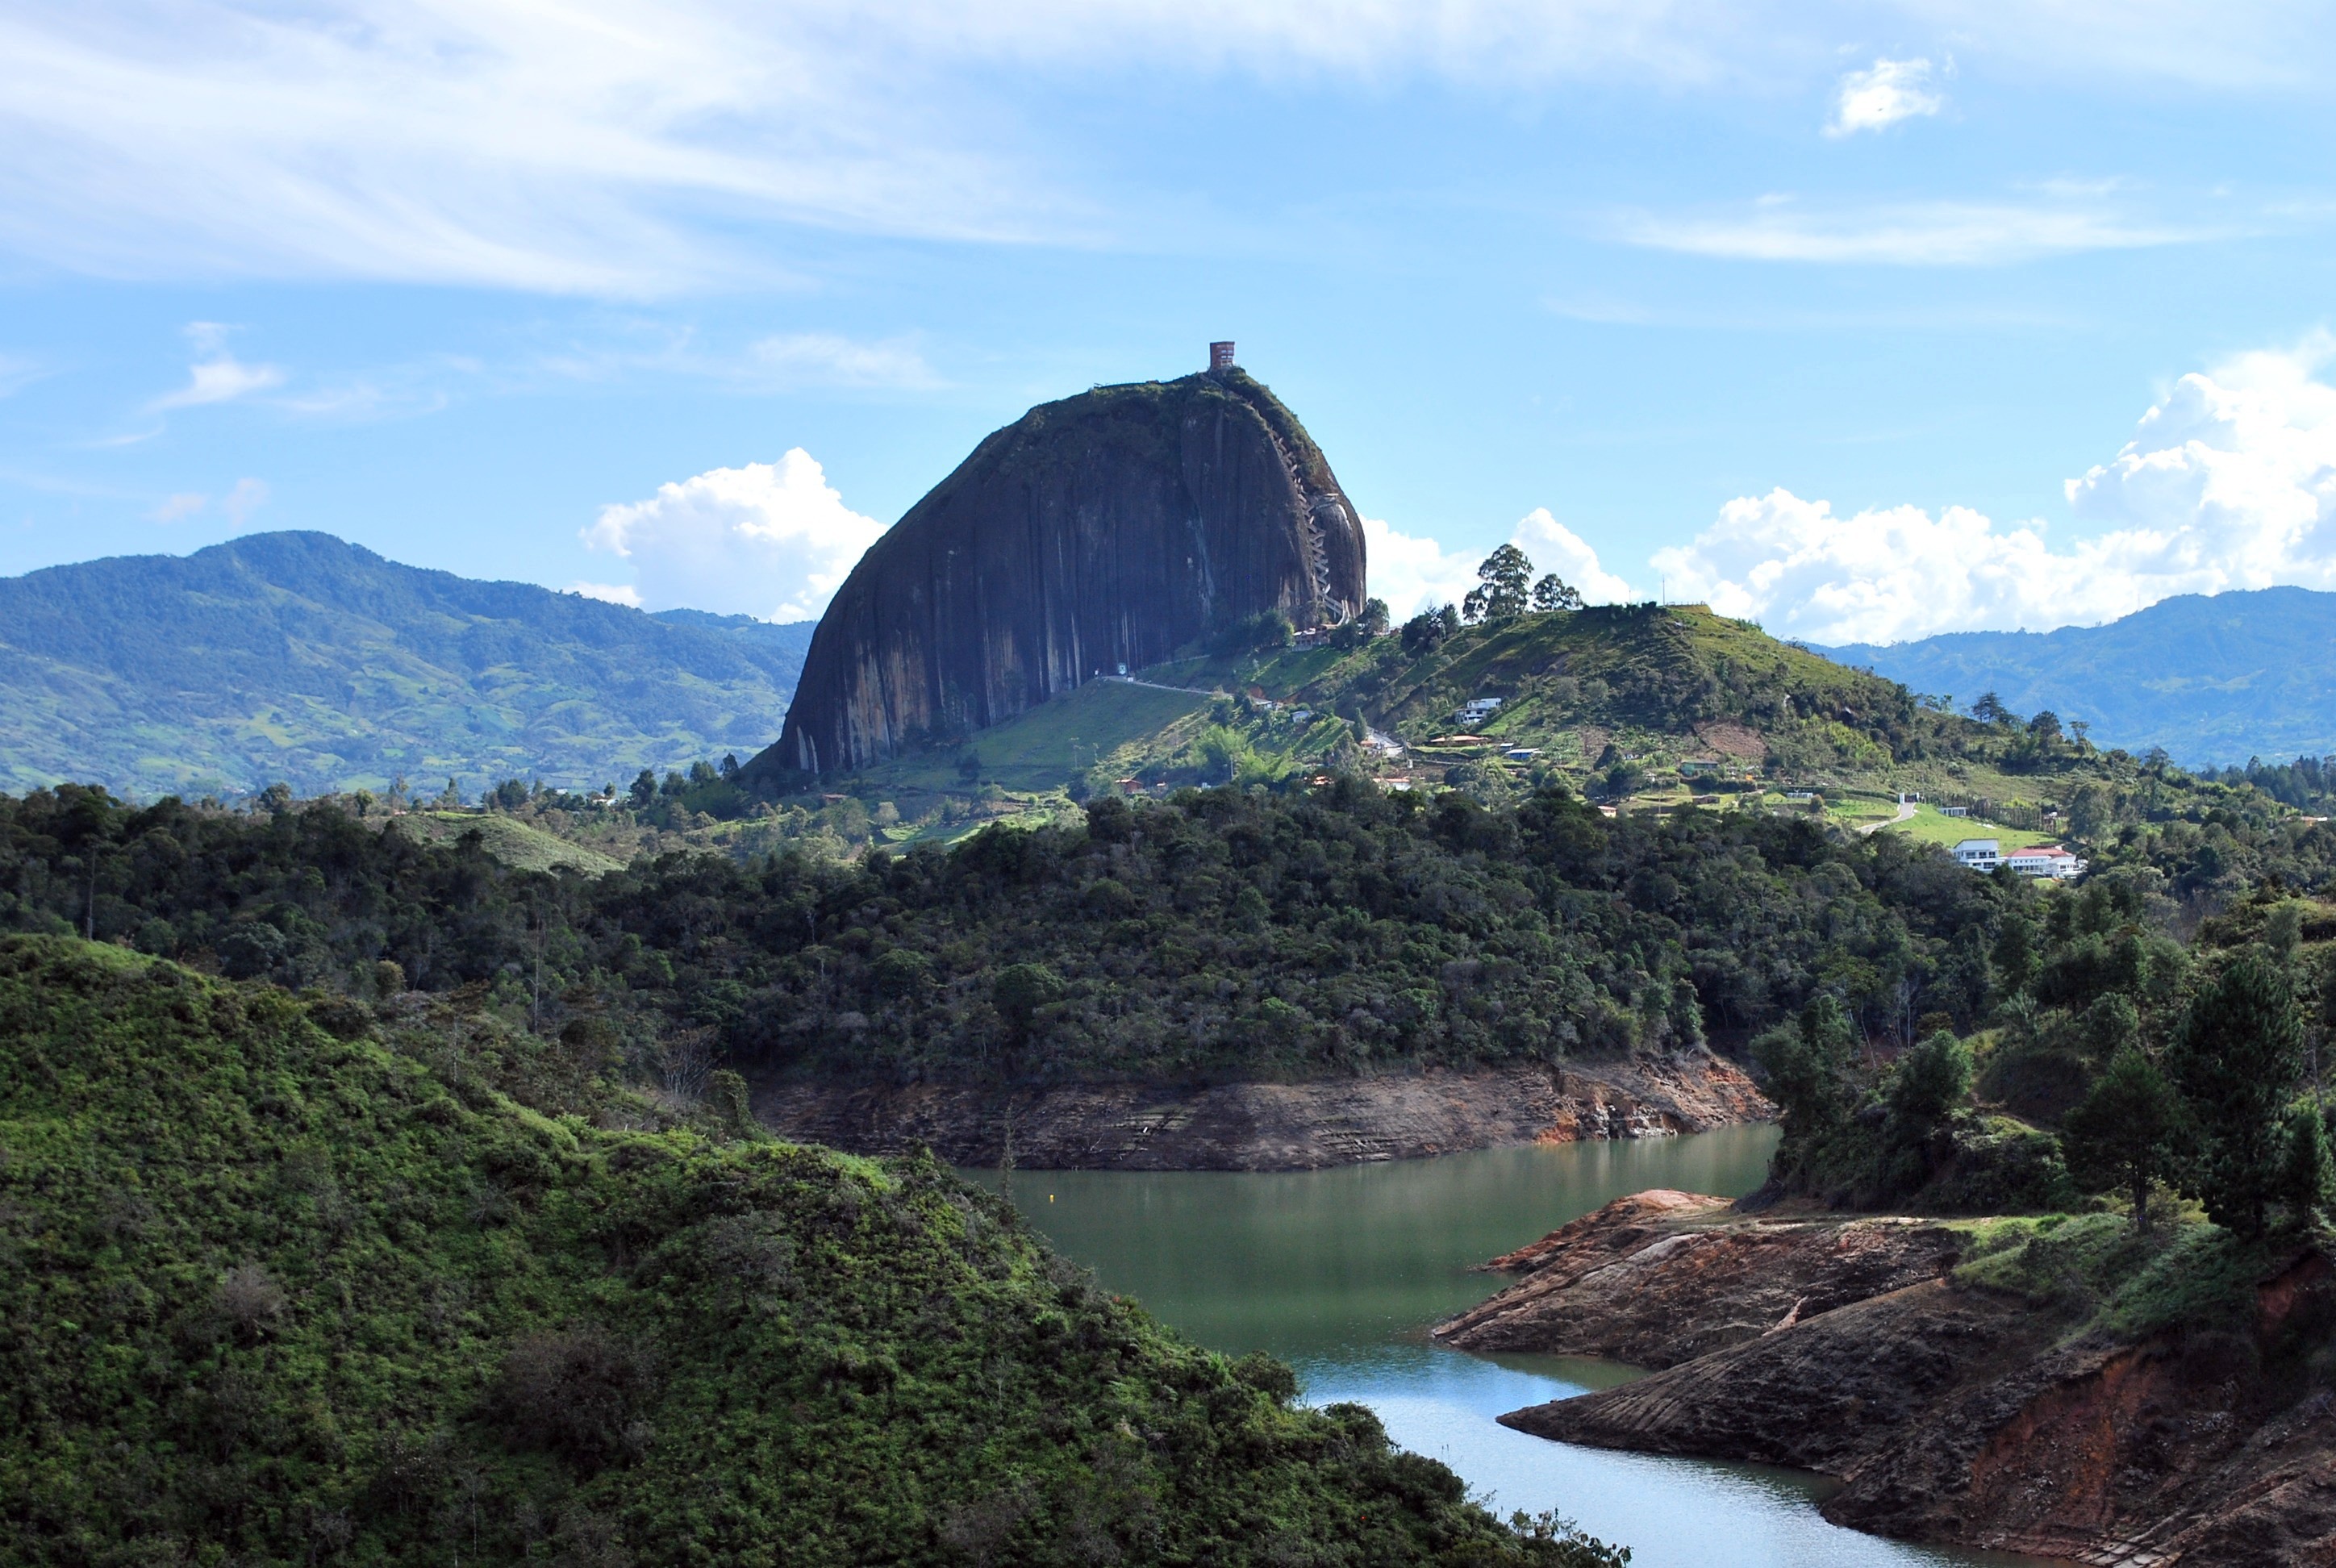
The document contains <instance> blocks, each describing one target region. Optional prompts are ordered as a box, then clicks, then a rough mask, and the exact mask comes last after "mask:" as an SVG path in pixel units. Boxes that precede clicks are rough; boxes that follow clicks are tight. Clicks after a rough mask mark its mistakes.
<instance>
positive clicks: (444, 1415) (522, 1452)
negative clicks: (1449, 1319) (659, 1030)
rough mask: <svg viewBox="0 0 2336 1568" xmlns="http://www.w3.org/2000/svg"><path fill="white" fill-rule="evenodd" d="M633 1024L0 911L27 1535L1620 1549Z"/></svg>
mask: <svg viewBox="0 0 2336 1568" xmlns="http://www.w3.org/2000/svg"><path fill="white" fill-rule="evenodd" d="M612 1066H613V1059H612V1057H611V1050H610V1042H609V1040H608V1038H607V1037H606V1034H605V1032H604V1031H602V1030H599V1029H598V1028H597V1027H594V1026H593V1025H592V1023H591V1022H590V1020H589V1017H586V1018H579V1020H577V1021H576V1022H575V1023H574V1024H573V1025H572V1026H571V1027H569V1029H566V1030H563V1031H562V1033H561V1035H560V1037H559V1038H557V1039H546V1038H543V1037H539V1036H534V1035H530V1034H528V1033H526V1032H525V1031H521V1030H514V1029H513V1028H511V1027H510V1026H509V1025H507V1024H506V1023H504V1022H503V1021H501V1019H499V1018H496V1017H495V1016H494V1015H493V1014H492V1011H482V1010H476V1009H474V1008H470V1007H468V1006H466V1005H458V1006H453V1007H447V1006H438V1005H432V1004H428V1003H426V1002H423V1001H421V1000H420V999H419V998H409V999H405V1000H401V1001H399V1002H397V1003H396V1004H394V1005H393V1006H390V1007H388V1008H385V1009H383V1010H382V1011H380V1012H379V1013H378V1015H376V1014H375V1011H374V1010H372V1009H368V1008H363V1007H359V1006H356V1005H354V1004H352V1003H350V1002H348V1001H346V1000H342V999H338V998H298V997H295V996H293V995H291V994H289V993H287V992H285V991H282V990H280V989H276V988H274V987H271V986H267V985H263V984H251V985H240V986H238V985H231V984H227V983H223V982H220V981H217V980H213V979H206V978H204V977H202V976H200V975H198V974H195V973H192V972H190V971H189V970H187V969H182V968H180V967H179V966H176V965H173V964H170V963H168V962H166V961H160V960H155V959H146V958H143V957H141V956H140V955H137V954H134V953H129V952H124V951H122V950H118V949H114V948H110V947H104V946H97V945H90V944H85V943H83V942H80V941H77V940H72V939H64V938H25V937H11V938H6V939H0V1249H4V1250H5V1256H6V1261H7V1266H6V1267H5V1269H0V1296H5V1300H0V1311H5V1317H6V1320H7V1322H8V1324H9V1329H10V1331H9V1334H8V1336H7V1337H6V1340H5V1345H0V1411H5V1417H6V1430H5V1436H0V1522H4V1523H0V1555H5V1557H6V1558H7V1559H8V1560H9V1561H10V1562H14V1563H56V1564H64V1563H92V1562H112V1563H131V1562H138V1563H148V1562H154V1563H159V1562H166V1561H167V1562H185V1561H192V1562H198V1563H217V1562H227V1561H234V1562H239V1563H280V1564H287V1565H288V1564H294V1563H299V1564H321V1563H389V1562H395V1563H446V1564H453V1563H465V1562H469V1563H477V1562H482V1561H484V1562H496V1561H501V1562H522V1561H527V1562H533V1561H543V1562H560V1563H595V1564H618V1563H706V1562H715V1561H719V1562H729V1563H746V1564H752V1563H774V1564H775V1563H835V1564H855V1565H856V1564H861V1563H1081V1564H1085V1563H1107V1562H1124V1563H1202V1562H1211V1563H1268V1562H1282V1561H1288V1560H1290V1553H1292V1552H1294V1551H1302V1553H1303V1554H1304V1556H1305V1559H1306V1560H1307V1561H1313V1562H1321V1563H1345V1564H1357V1565H1360V1564H1377V1563H1386V1564H1395V1563H1453V1564H1458V1563H1472V1564H1476V1563H1508V1562H1515V1563H1554V1564H1575V1565H1582V1568H1588V1565H1591V1564H1596V1563H1611V1562H1615V1561H1618V1560H1619V1557H1618V1555H1617V1554H1615V1553H1610V1552H1609V1551H1607V1550H1606V1549H1605V1548H1602V1547H1600V1546H1597V1545H1596V1544H1591V1543H1588V1542H1585V1541H1582V1540H1581V1539H1580V1538H1578V1537H1574V1536H1572V1535H1571V1534H1570V1533H1568V1532H1565V1531H1563V1530H1562V1529H1561V1528H1558V1527H1556V1526H1555V1525H1553V1524H1549V1523H1547V1522H1543V1524H1541V1525H1539V1526H1538V1527H1534V1528H1528V1529H1526V1530H1523V1531H1522V1532H1520V1531H1514V1530H1511V1529H1506V1528H1504V1527H1502V1526H1500V1525H1498V1524H1495V1522H1494V1520H1493V1519H1492V1518H1491V1517H1490V1516H1489V1515H1487V1514H1484V1512H1483V1511H1482V1510H1480V1509H1478V1508H1476V1507H1475V1506H1474V1505H1470V1504H1469V1503H1467V1502H1466V1501H1465V1497H1464V1489H1463V1487H1462V1484H1461V1482H1460V1481H1459V1479H1458V1478H1457V1477H1456V1476H1455V1475H1452V1473H1451V1472H1450V1471H1448V1470H1446V1469H1445V1468H1444V1466H1441V1465H1438V1464H1436V1463H1435V1462H1433V1461H1431V1460H1427V1459H1424V1458H1420V1457H1418V1456H1413V1455H1409V1454H1404V1453H1399V1452H1397V1451H1395V1450H1393V1449H1391V1448H1390V1447H1389V1446H1388V1444H1387V1438H1386V1436H1385V1434H1384V1432H1383V1431H1382V1430H1381V1428H1380V1427H1379V1425H1378V1423H1377V1420H1376V1419H1375V1418H1374V1417H1372V1416H1371V1414H1370V1413H1369V1412H1368V1411H1367V1410H1364V1409H1362V1408H1361V1407H1356V1406H1333V1407H1329V1408H1328V1409H1323V1410H1311V1409H1305V1408H1299V1407H1293V1405H1292V1404H1291V1396H1292V1394H1293V1392H1294V1389H1295V1383H1294V1379H1293V1378H1292V1377H1291V1375H1290V1371H1289V1369H1288V1368H1284V1367H1282V1366H1280V1365H1279V1364H1278V1363H1274V1362H1272V1361H1270V1360H1268V1359H1265V1358H1262V1357H1250V1358H1245V1359H1241V1360H1238V1361H1233V1360H1228V1359H1225V1358H1223V1357H1221V1356H1217V1355H1214V1354H1212V1353H1210V1352H1207V1351H1203V1350H1201V1349H1195V1348H1194V1347H1192V1346H1191V1345H1189V1344H1186V1343H1184V1342H1183V1341H1182V1340H1181V1339H1177V1338H1176V1337H1175V1336H1174V1335H1173V1334H1172V1333H1170V1332H1168V1331H1166V1330H1164V1329H1161V1328H1159V1327H1158V1326H1156V1325H1155V1324H1153V1322H1152V1321H1151V1320H1149V1319H1148V1318H1147V1317H1146V1316H1145V1315H1144V1312H1143V1311H1142V1310H1141V1309H1140V1308H1138V1307H1136V1306H1135V1305H1134V1304H1133V1303H1131V1302H1128V1301H1124V1300H1119V1299H1117V1298H1114V1297H1110V1296H1107V1295H1105V1294H1104V1293H1102V1292H1101V1291H1099V1290H1097V1289H1096V1288H1095V1286H1094V1285H1093V1283H1092V1282H1091V1281H1089V1280H1088V1279H1087V1278H1085V1276H1084V1275H1082V1274H1081V1273H1079V1272H1078V1271H1076V1270H1074V1269H1071V1268H1069V1267H1067V1266H1066V1264H1064V1263H1063V1262H1062V1261H1060V1260H1059V1259H1056V1258H1055V1257H1052V1256H1051V1255H1049V1254H1048V1253H1047V1252H1046V1250H1045V1249H1044V1248H1043V1247H1042V1246H1041V1245H1040V1244H1038V1243H1037V1242H1036V1241H1035V1240H1034V1239H1033V1238H1032V1237H1031V1235H1030V1234H1029V1232H1027V1229H1026V1228H1025V1227H1024V1225H1023V1223H1022V1222H1021V1221H1020V1220H1019V1219H1018V1217H1017V1215H1016V1213H1014V1211H1013V1210H1012V1209H1011V1208H1010V1207H1009V1206H1007V1204H1005V1203H1001V1202H999V1201H998V1200H996V1199H994V1198H992V1197H990V1196H988V1194H986V1193H983V1192H981V1191H980V1190H978V1189H977V1188H974V1187H972V1186H969V1185H968V1184H967V1183H963V1182H961V1181H959V1180H958V1179H957V1178H955V1177H954V1176H952V1175H951V1174H949V1173H948V1172H947V1171H946V1170H945V1169H943V1168H941V1167H939V1166H938V1165H936V1164H933V1163H932V1161H931V1160H930V1158H929V1157H918V1158H910V1159H904V1160H899V1161H892V1162H888V1163H884V1164H876V1163H871V1162H868V1161H863V1160H856V1159H851V1158H847V1157H845V1156H842V1155H839V1154H832V1153H828V1152H825V1151H822V1150H818V1149H813V1148H806V1147H800V1146H794V1145H788V1144H775V1143H773V1142H770V1141H768V1140H767V1139H764V1138H762V1137H760V1136H757V1135H752V1133H751V1129H747V1128H741V1127H737V1126H735V1125H730V1126H725V1117H735V1105H732V1106H730V1107H728V1108H727V1109H725V1107H724V1105H723V1103H722V1096H719V1095H712V1096H707V1108H706V1111H705V1112H704V1113H702V1114H700V1115H697V1116H696V1117H695V1118H687V1119H683V1120H680V1121H676V1117H675V1115H672V1114H670V1110H669V1109H661V1108H660V1106H659V1105H657V1104H655V1103H652V1102H649V1101H647V1100H644V1099H641V1098H640V1097H638V1096H633V1095H629V1094H628V1093H626V1092H624V1091H623V1090H621V1089H620V1088H618V1087H617V1086H615V1084H614V1083H613V1082H612V1081H611V1071H610V1069H611V1067H612ZM673 1104H674V1102H673V1101H672V1100H671V1098H670V1097H667V1099H666V1100H665V1101H664V1105H665V1106H666V1107H668V1108H669V1107H670V1106H672V1105H673ZM692 1120H694V1122H695V1125H694V1126H693V1125H689V1123H690V1121H692ZM742 1132H744V1133H747V1134H748V1135H746V1136H743V1137H741V1136H736V1134H739V1133H742Z"/></svg>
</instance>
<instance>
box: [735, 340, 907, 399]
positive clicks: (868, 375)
mask: <svg viewBox="0 0 2336 1568" xmlns="http://www.w3.org/2000/svg"><path fill="white" fill-rule="evenodd" d="M747 354H748V357H749V359H750V361H751V362H752V364H753V365H755V366H756V367H758V368H759V369H761V370H763V371H764V372H766V373H768V374H770V375H773V376H774V377H776V378H778V379H781V380H784V381H801V382H809V383H812V384H814V385H835V386H871V387H893V388H899V389H901V390H909V391H922V390H926V389H928V388H931V387H936V386H939V385H941V378H940V377H939V375H935V374H934V372H933V367H932V366H931V365H928V364H926V363H925V356H924V355H921V354H920V353H919V352H918V351H917V350H916V348H915V347H914V346H912V345H911V344H910V343H909V342H908V341H907V340H905V339H900V338H894V339H890V340H887V341H883V342H876V343H862V342H859V341H856V340H854V339H852V338H849V337H842V336H837V335H836V334H834V333H828V332H796V333H787V334H783V335H780V336H774V337H765V338H764V339H762V340H761V341H760V342H758V343H756V344H755V345H754V346H753V347H752V348H750V349H749V350H748V351H747Z"/></svg>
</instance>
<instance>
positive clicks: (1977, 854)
mask: <svg viewBox="0 0 2336 1568" xmlns="http://www.w3.org/2000/svg"><path fill="white" fill-rule="evenodd" d="M2002 859H2003V841H2002V840H2000V839H1965V840H1963V842H1961V843H1959V844H1957V845H1956V846H1955V863H1956V864H1957V865H1961V866H1969V867H1971V870H1973V871H1975V872H1991V871H1993V870H1994V869H1995V868H1996V864H1997V862H2000V861H2001V860H2002Z"/></svg>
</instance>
